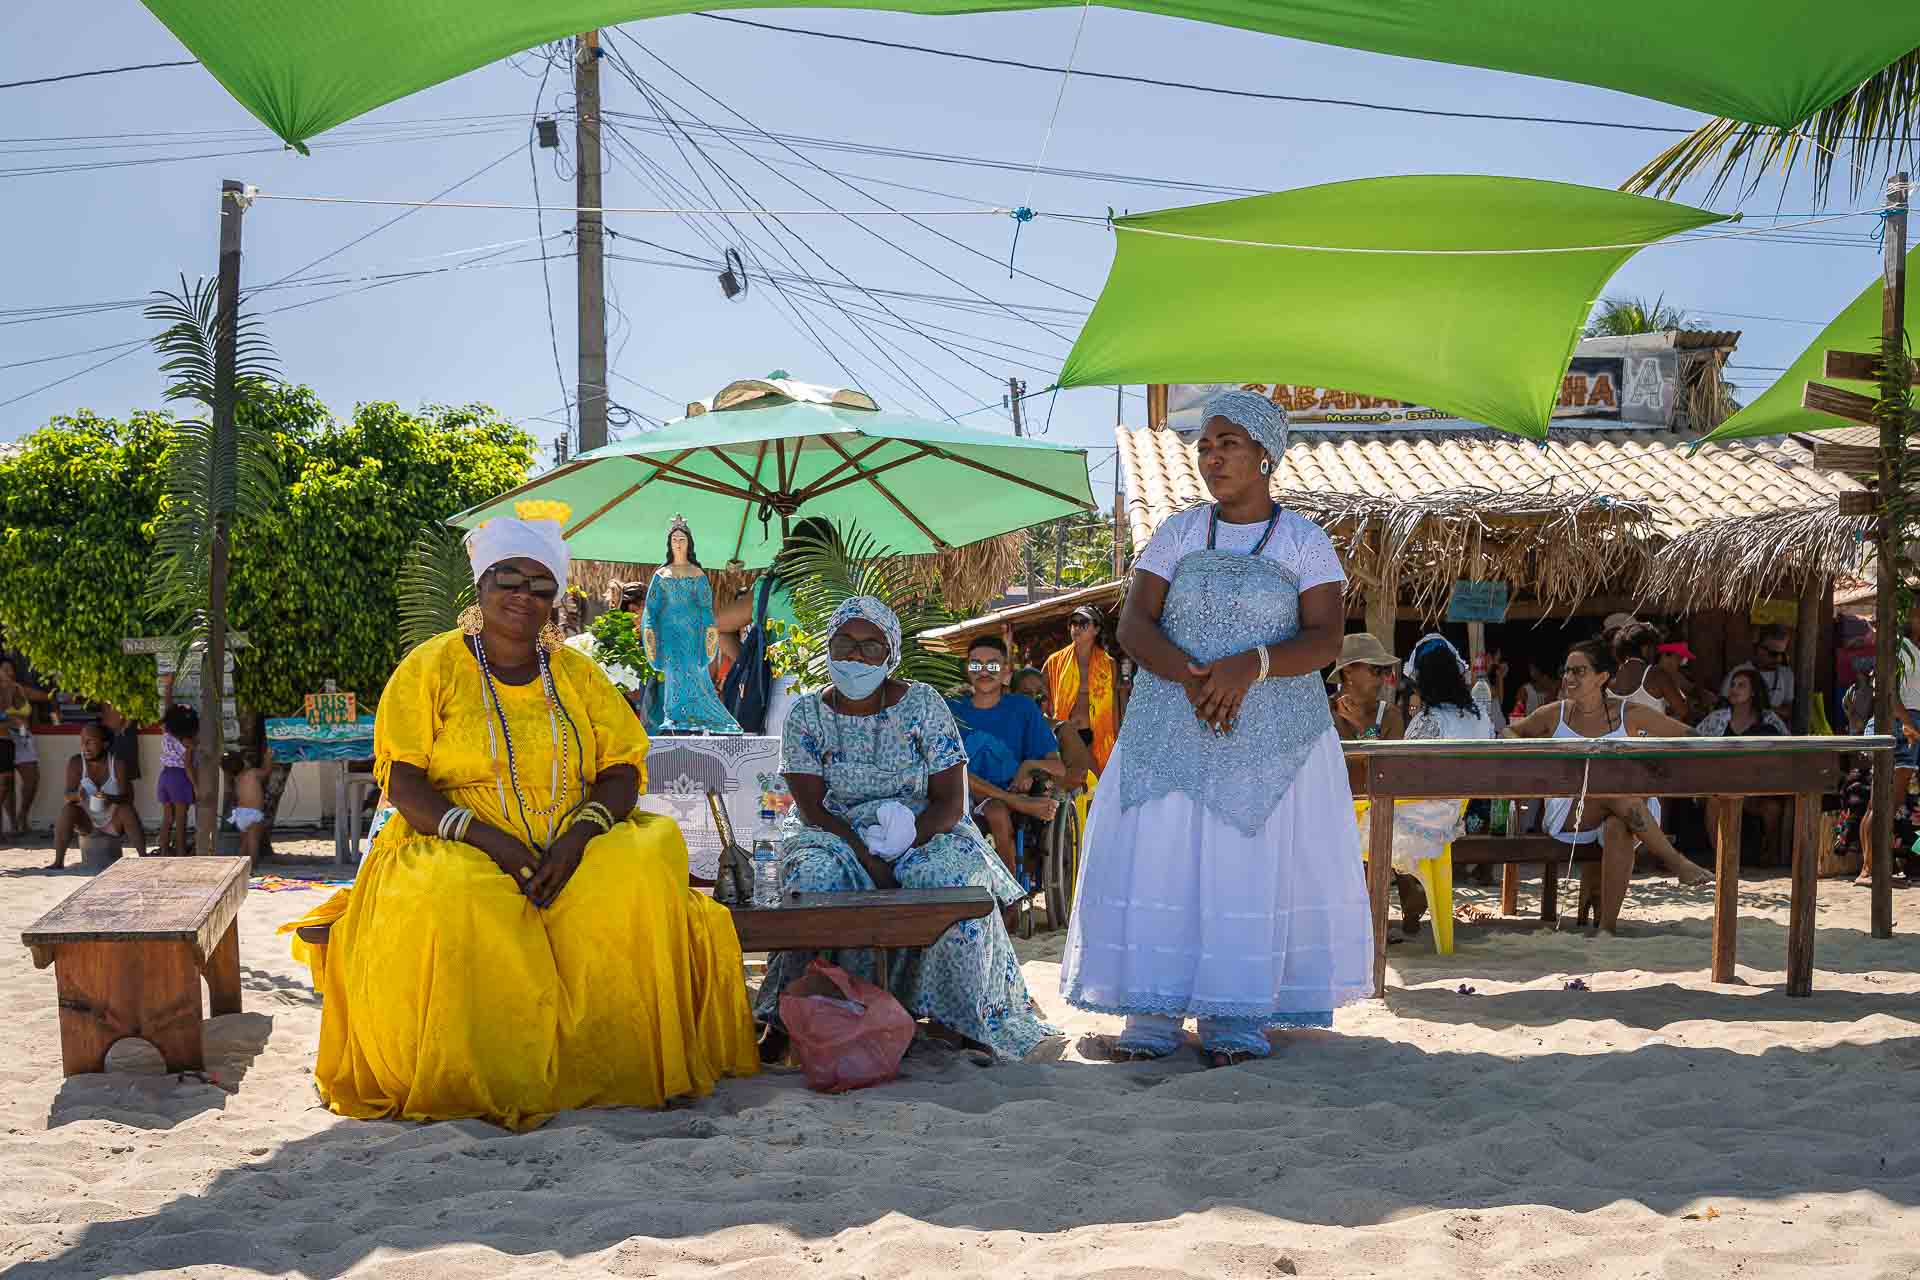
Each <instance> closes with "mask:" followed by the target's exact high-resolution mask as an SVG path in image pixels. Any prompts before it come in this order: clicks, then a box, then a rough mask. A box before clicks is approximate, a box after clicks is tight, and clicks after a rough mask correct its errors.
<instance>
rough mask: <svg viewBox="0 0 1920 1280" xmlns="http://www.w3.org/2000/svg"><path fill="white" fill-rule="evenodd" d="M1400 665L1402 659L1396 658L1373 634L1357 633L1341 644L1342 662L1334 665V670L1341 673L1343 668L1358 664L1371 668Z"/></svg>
mask: <svg viewBox="0 0 1920 1280" xmlns="http://www.w3.org/2000/svg"><path fill="white" fill-rule="evenodd" d="M1399 663H1400V659H1398V658H1396V657H1394V656H1393V654H1392V653H1391V652H1389V651H1388V649H1387V646H1385V645H1383V644H1381V643H1380V640H1379V638H1378V637H1376V636H1374V635H1373V634H1372V633H1371V632H1367V631H1355V632H1353V633H1352V634H1351V635H1349V636H1347V637H1346V639H1344V640H1342V641H1341V642H1340V660H1339V661H1338V662H1335V663H1334V664H1333V669H1334V670H1335V671H1339V670H1341V669H1342V668H1343V667H1351V666H1354V665H1356V664H1364V665H1366V666H1369V667H1394V666H1398V665H1399Z"/></svg>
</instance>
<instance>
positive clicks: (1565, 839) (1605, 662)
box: [1503, 640, 1713, 933]
mask: <svg viewBox="0 0 1920 1280" xmlns="http://www.w3.org/2000/svg"><path fill="white" fill-rule="evenodd" d="M1613 674H1614V665H1613V652H1612V650H1611V649H1610V648H1609V647H1608V646H1607V644H1606V642H1604V641H1601V640H1582V641H1581V642H1580V643H1578V644H1576V645H1574V646H1573V647H1572V648H1571V649H1569V650H1567V663H1566V666H1564V667H1562V668H1561V670H1560V683H1561V692H1562V693H1563V694H1564V695H1565V696H1564V697H1563V698H1562V699H1561V700H1560V701H1558V702H1549V703H1548V704H1547V705H1546V706H1544V707H1541V708H1540V709H1539V710H1538V711H1536V712H1534V713H1533V714H1532V715H1530V716H1528V717H1526V718H1525V719H1524V720H1516V721H1514V722H1513V723H1512V724H1510V725H1508V726H1507V728H1506V729H1505V731H1504V733H1503V736H1505V737H1509V738H1626V737H1636V738H1644V737H1655V738H1681V737H1686V736H1688V735H1690V734H1691V733H1692V732H1693V729H1692V727H1691V726H1689V725H1685V724H1682V723H1680V722H1679V721H1678V720H1674V719H1672V718H1670V717H1668V716H1664V715H1661V714H1660V713H1659V712H1658V711H1653V710H1649V709H1648V708H1647V707H1644V706H1642V705H1640V704H1639V703H1637V702H1632V701H1629V700H1628V699H1626V698H1622V697H1619V696H1618V695H1616V694H1614V693H1613V692H1612V691H1611V690H1610V689H1608V688H1607V683H1608V681H1609V679H1610V678H1611V677H1612V676H1613ZM1543 825H1544V827H1545V829H1546V833H1547V834H1548V835H1550V836H1552V837H1553V838H1554V839H1556V840H1558V841H1560V842H1561V843H1563V844H1592V843H1593V842H1594V841H1595V840H1598V841H1600V843H1601V846H1602V852H1601V855H1600V897H1599V908H1600V915H1599V919H1600V928H1601V931H1602V932H1605V933H1612V932H1613V931H1614V929H1615V928H1616V927H1617V926H1618V925H1619V922H1620V907H1621V905H1622V904H1623V903H1625V901H1626V898H1627V881H1628V880H1630V879H1631V878H1632V876H1633V854H1634V849H1635V846H1636V845H1638V844H1641V843H1644V844H1645V845H1646V847H1647V852H1648V853H1650V854H1652V855H1653V857H1654V859H1655V860H1656V861H1657V862H1659V863H1660V864H1661V865H1662V866H1664V867H1665V868H1666V869H1667V870H1668V871H1670V872H1671V873H1672V874H1673V876H1674V878H1675V879H1677V880H1679V882H1680V883H1681V884H1682V885H1707V884H1712V883H1713V875H1712V873H1710V872H1708V871H1707V870H1705V869H1704V868H1702V867H1700V866H1697V865H1696V864H1694V863H1693V862H1692V861H1690V860H1689V859H1688V858H1687V856H1686V855H1685V854H1683V853H1681V852H1680V851H1679V850H1678V849H1676V848H1674V847H1673V842H1672V841H1671V840H1669V839H1667V836H1666V833H1665V832H1663V831H1661V830H1660V802H1659V801H1658V800H1635V799H1631V798H1624V797H1611V796H1583V797H1579V798H1578V799H1566V798H1559V799H1553V800H1549V801H1547V815H1546V821H1545V823H1544V824H1543ZM1591 871H1592V864H1591V863H1588V864H1583V865H1582V866H1581V868H1580V899H1581V907H1582V913H1583V914H1584V909H1585V907H1586V905H1587V902H1588V900H1589V899H1590V898H1591V896H1592V890H1593V880H1592V875H1591Z"/></svg>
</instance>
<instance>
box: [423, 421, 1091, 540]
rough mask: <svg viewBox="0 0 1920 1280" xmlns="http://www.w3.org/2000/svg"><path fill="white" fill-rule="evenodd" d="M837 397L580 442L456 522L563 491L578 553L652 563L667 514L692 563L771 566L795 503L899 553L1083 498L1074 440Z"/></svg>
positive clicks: (1061, 508)
mask: <svg viewBox="0 0 1920 1280" xmlns="http://www.w3.org/2000/svg"><path fill="white" fill-rule="evenodd" d="M740 385H742V384H735V386H736V387H737V386H740ZM759 385H761V386H763V387H764V386H767V385H768V384H759ZM731 390H733V388H729V391H731ZM726 398H727V393H725V392H723V393H722V396H721V397H720V399H722V400H725V399H726ZM840 398H841V399H842V401H843V403H839V404H822V403H812V402H809V401H806V400H797V399H790V398H788V397H787V396H786V395H784V394H780V393H779V392H778V390H777V388H776V389H772V390H771V391H770V392H763V393H762V394H759V395H758V396H757V397H756V398H754V399H751V400H749V401H748V402H747V403H746V404H744V405H741V406H739V407H735V408H721V409H715V410H712V411H710V412H706V413H702V414H699V415H697V416H695V417H690V418H682V419H680V420H678V421H676V422H670V423H668V424H667V425H666V426H665V427H663V428H661V429H660V430H658V431H654V432H650V433H647V434H644V435H636V436H633V437H632V438H630V439H626V440H621V441H618V442H616V443H614V444H610V445H607V446H606V447H605V448H601V449H595V450H594V451H593V452H591V453H586V454H582V455H581V456H580V457H578V458H576V459H574V460H573V461H572V462H569V463H567V464H566V465H564V466H561V467H556V468H555V469H554V470H552V471H549V472H548V473H547V474H545V475H543V476H539V477H537V478H536V479H533V480H530V481H528V482H527V483H526V484H523V485H521V486H520V487H519V488H517V489H515V490H513V491H511V492H509V493H505V494H502V495H501V496H499V497H498V498H495V499H493V500H492V501H490V502H486V503H483V504H481V505H480V506H477V507H474V508H473V509H472V510H470V511H464V512H461V513H460V514H459V515H457V516H455V517H454V518H453V523H454V524H456V525H459V526H461V527H463V528H469V529H471V528H474V527H476V526H478V525H480V524H483V523H485V522H486V521H487V520H489V519H491V518H493V517H494V516H497V515H513V514H515V513H516V510H517V509H519V508H520V507H521V505H522V504H525V503H529V502H536V503H537V502H558V503H564V504H565V506H566V507H567V508H568V510H567V512H566V514H565V516H564V518H563V519H562V521H561V524H562V527H563V528H564V529H565V530H566V534H567V545H568V547H569V548H571V550H572V551H573V554H574V555H575V556H577V557H582V558H585V559H590V560H627V561H639V562H641V563H653V562H655V561H657V560H659V558H660V556H661V553H662V550H663V549H664V548H665V546H666V540H667V523H668V521H670V520H671V519H672V518H673V517H674V516H676V515H679V516H683V517H685V519H686V521H687V523H688V524H689V525H690V526H691V527H692V529H693V533H694V539H695V543H696V545H697V549H698V552H699V555H700V558H701V561H702V562H703V563H705V564H706V565H707V566H708V567H710V568H716V569H717V568H719V567H721V566H722V565H724V564H727V563H729V562H733V561H738V562H740V563H742V564H744V565H745V566H746V567H747V568H758V567H763V566H765V565H768V564H771V563H772V562H773V557H774V553H775V552H777V551H778V550H779V549H780V540H781V537H782V536H783V533H784V531H785V529H786V528H787V527H788V525H789V524H790V523H791V522H792V521H794V520H798V519H801V518H804V517H807V516H822V517H825V518H827V519H829V520H851V521H854V522H856V523H858V524H859V526H860V527H861V529H862V530H864V531H865V532H867V533H870V534H872V535H873V537H874V539H875V540H876V541H877V542H878V543H879V545H880V546H882V547H885V548H887V549H888V550H889V551H891V552H893V553H894V554H897V555H911V554H921V553H925V552H932V551H940V550H943V549H945V548H947V547H958V546H964V545H966V544H967V543H970V542H977V541H979V540H980V539H982V538H990V537H993V536H995V535H997V534H1002V533H1008V532H1011V531H1012V530H1015V529H1023V528H1026V527H1027V526H1029V525H1035V524H1039V523H1041V522H1043V521H1047V520H1054V519H1058V518H1059V517H1061V516H1069V515H1079V514H1083V513H1086V512H1090V511H1093V510H1094V509H1095V507H1094V504H1093V493H1092V489H1091V487H1090V486H1089V483H1088V479H1087V455H1086V450H1085V449H1083V448H1079V447H1076V446H1072V445H1064V444H1054V443H1051V442H1046V441H1039V440H1033V439H1027V438H1022V437H1017V436H1007V435H1001V434H998V433H996V432H991V431H982V430H976V429H973V428H969V427H962V426H956V425H954V424H953V423H940V422H932V421H929V420H927V419H925V418H916V417H913V416H911V415H909V414H904V413H889V412H886V411H883V410H880V409H870V408H861V407H856V406H855V405H854V404H849V403H845V401H856V402H857V401H862V400H865V397H862V396H859V395H858V393H841V396H840ZM865 403H867V404H871V403H872V401H870V400H866V401H865ZM527 510H528V511H530V512H539V511H541V510H542V509H541V508H538V507H532V508H528V509H527ZM549 510H551V509H549Z"/></svg>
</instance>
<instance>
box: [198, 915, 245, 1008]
mask: <svg viewBox="0 0 1920 1280" xmlns="http://www.w3.org/2000/svg"><path fill="white" fill-rule="evenodd" d="M202 972H204V973H205V974H206V976H207V1012H208V1014H209V1015H210V1016H212V1017H215V1018H217V1017H219V1016H220V1015H221V1014H223V1013H238V1012H240V922H239V921H238V920H235V921H234V922H233V923H232V924H230V925H228V926H227V931H226V932H225V933H223V934H221V935H220V941H219V942H218V943H216V944H215V945H214V948H213V954H212V955H210V956H208V957H207V962H206V964H205V965H203V966H202Z"/></svg>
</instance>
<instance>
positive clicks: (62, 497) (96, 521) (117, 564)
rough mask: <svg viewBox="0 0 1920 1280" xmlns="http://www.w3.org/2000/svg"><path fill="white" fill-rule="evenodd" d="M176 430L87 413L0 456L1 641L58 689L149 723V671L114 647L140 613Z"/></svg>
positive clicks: (152, 708)
mask: <svg viewBox="0 0 1920 1280" xmlns="http://www.w3.org/2000/svg"><path fill="white" fill-rule="evenodd" d="M173 432H174V422H173V420H172V419H171V418H170V417H168V416H167V415H166V414H163V413H148V412H142V413H136V414H134V415H133V416H132V417H131V418H130V419H128V420H127V421H126V422H124V423H123V422H116V421H114V420H113V419H111V418H101V417H98V416H96V415H94V414H92V413H89V412H87V411H85V410H82V411H80V412H79V413H76V414H74V415H73V416H71V417H58V418H54V419H53V420H52V421H51V422H49V423H48V424H47V426H46V427H44V428H42V429H41V430H39V431H36V432H34V433H33V434H32V435H29V436H27V437H26V438H25V439H23V440H21V441H20V442H19V443H18V444H16V445H14V446H13V447H12V449H11V450H10V451H9V452H8V453H7V454H6V455H5V456H4V457H0V582H4V583H6V589H5V590H4V591H0V632H4V633H5V634H6V637H7V641H8V643H9V645H10V646H11V647H14V648H17V649H19V650H20V651H21V652H23V653H24V654H26V656H27V660H28V661H29V662H31V663H32V664H33V665H34V666H35V667H37V668H39V669H40V670H41V671H42V672H45V673H50V674H53V675H56V676H57V677H58V678H59V682H60V685H61V687H63V688H65V689H67V690H70V691H74V692H79V693H82V694H83V695H84V696H86V697H89V698H95V699H98V700H100V701H102V702H111V703H113V704H114V705H115V706H117V707H120V708H122V709H123V710H125V711H126V713H127V714H128V715H129V716H131V717H133V718H134V719H136V720H145V721H148V722H151V721H153V720H156V719H158V718H159V714H160V700H159V694H158V692H157V690H156V689H155V687H154V662H153V659H152V658H147V657H128V656H127V655H125V654H123V653H121V652H120V641H121V640H122V639H123V638H125V637H128V636H138V635H145V634H147V633H148V632H149V629H150V622H149V620H148V618H147V616H146V612H145V610H144V608H143V607H142V600H143V598H144V594H145V593H144V591H143V588H144V586H145V584H146V576H147V570H148V566H149V564H150V562H151V560H152V557H153V525H154V520H155V516H156V514H157V512H158V511H159V509H160V495H161V482H162V479H163V477H164V476H165V470H164V468H163V466H162V461H163V459H164V458H165V456H166V453H167V449H168V447H169V444H170V442H171V440H172V439H173Z"/></svg>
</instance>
